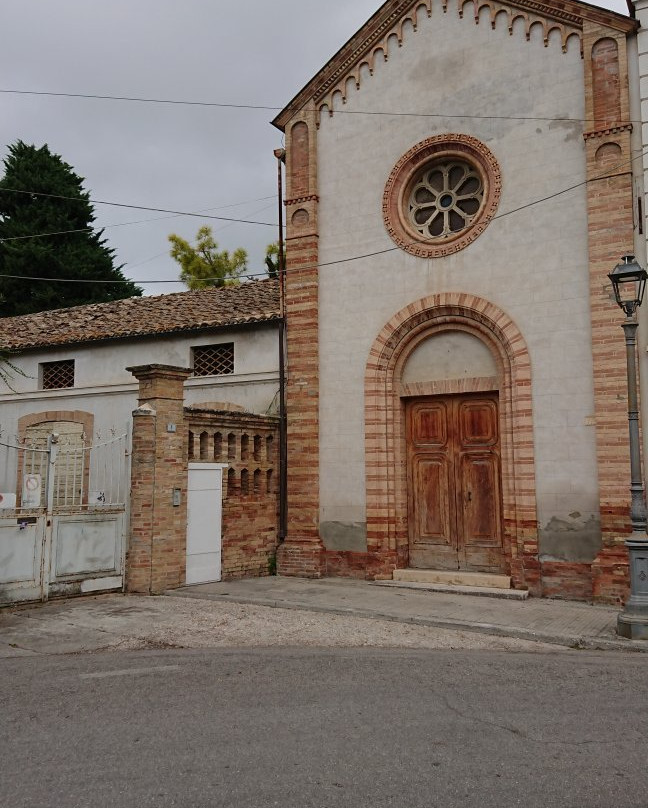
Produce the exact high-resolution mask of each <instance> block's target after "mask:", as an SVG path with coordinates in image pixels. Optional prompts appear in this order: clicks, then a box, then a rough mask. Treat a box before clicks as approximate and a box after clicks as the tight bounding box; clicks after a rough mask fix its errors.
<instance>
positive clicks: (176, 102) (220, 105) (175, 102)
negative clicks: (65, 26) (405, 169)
mask: <svg viewBox="0 0 648 808" xmlns="http://www.w3.org/2000/svg"><path fill="white" fill-rule="evenodd" d="M0 93H5V94H12V95H37V96H51V97H53V98H87V99H93V100H97V101H127V102H131V103H138V104H166V105H169V106H186V107H215V108H217V109H249V110H260V111H263V112H282V111H283V110H284V109H286V110H289V111H291V112H293V111H294V112H300V111H301V112H318V111H319V108H313V107H304V106H300V107H297V106H295V107H290V106H288V107H278V106H277V107H275V106H269V105H265V104H230V103H226V102H220V101H187V100H184V99H176V98H140V97H137V96H128V95H99V94H96V93H54V92H47V91H44V90H6V89H0ZM335 114H336V115H337V114H340V115H388V116H391V117H397V118H451V119H466V120H485V121H538V122H543V121H545V122H546V121H548V122H554V121H555V122H563V123H593V122H594V121H595V120H596V119H594V118H570V117H558V118H555V117H551V118H549V117H541V116H522V115H470V114H469V115H461V114H455V113H453V114H447V113H441V112H391V111H378V110H353V109H336V110H335ZM626 123H641V121H633V120H628V121H619V122H618V125H623V124H626Z"/></svg>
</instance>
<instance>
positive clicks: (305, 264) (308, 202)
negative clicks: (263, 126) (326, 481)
mask: <svg viewBox="0 0 648 808" xmlns="http://www.w3.org/2000/svg"><path fill="white" fill-rule="evenodd" d="M316 154H317V126H316V116H315V113H314V112H312V111H311V112H308V113H305V114H299V115H297V116H295V118H294V119H293V121H292V122H291V123H290V124H289V125H288V126H287V127H286V165H287V166H288V170H287V172H286V173H287V177H286V194H287V198H286V203H285V204H286V214H287V223H288V229H287V242H286V283H285V301H284V302H285V312H286V323H287V325H286V350H287V357H286V358H287V363H286V364H287V368H286V369H287V379H286V410H287V434H288V485H287V488H288V500H287V516H288V524H287V536H286V541H285V542H283V543H282V545H281V547H280V548H279V551H278V554H277V562H278V566H277V568H278V571H279V573H280V574H281V575H301V576H306V577H313V578H319V577H321V576H322V575H324V574H325V572H326V566H325V565H326V561H325V554H324V548H323V545H322V542H321V539H320V536H319V345H318V342H319V336H318V328H319V315H318V267H317V263H318V259H319V249H318V241H319V234H318V222H317V212H318V198H317V159H316Z"/></svg>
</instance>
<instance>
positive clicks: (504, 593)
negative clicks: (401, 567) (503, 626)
mask: <svg viewBox="0 0 648 808" xmlns="http://www.w3.org/2000/svg"><path fill="white" fill-rule="evenodd" d="M370 583H371V585H372V586H389V587H393V588H394V589H420V590H423V591H424V592H446V593H448V594H452V595H474V596H476V597H482V598H503V599H504V600H526V599H527V598H528V597H529V593H528V592H527V590H526V589H496V588H495V587H493V586H458V585H456V584H438V583H429V584H428V583H420V582H418V581H371V582H370Z"/></svg>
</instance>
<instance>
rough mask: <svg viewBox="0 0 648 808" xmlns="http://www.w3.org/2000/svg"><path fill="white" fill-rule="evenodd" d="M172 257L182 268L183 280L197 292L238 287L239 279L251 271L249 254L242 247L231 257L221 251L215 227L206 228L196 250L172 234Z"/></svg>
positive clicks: (184, 240)
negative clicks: (214, 288) (219, 287)
mask: <svg viewBox="0 0 648 808" xmlns="http://www.w3.org/2000/svg"><path fill="white" fill-rule="evenodd" d="M169 241H170V242H171V250H170V255H171V258H173V259H174V260H175V261H177V262H178V263H179V264H180V280H181V281H182V282H183V283H186V284H187V286H188V287H189V288H190V289H192V290H194V289H207V288H208V287H210V286H228V285H231V284H233V283H238V282H239V280H238V278H239V275H240V274H241V273H242V272H245V270H246V269H247V260H248V256H247V252H246V251H245V250H244V249H243V248H242V247H239V248H238V249H236V250H234V252H233V253H232V254H231V255H230V253H229V252H228V251H227V250H221V251H220V252H219V250H218V243H217V242H216V241H215V240H214V236H213V235H212V230H211V227H209V226H208V225H203V227H201V228H200V229H199V230H198V233H197V234H196V246H195V247H193V246H192V245H191V244H190V243H189V242H188V241H187V240H186V239H184V238H182V237H181V236H177V235H176V234H175V233H171V235H170V236H169Z"/></svg>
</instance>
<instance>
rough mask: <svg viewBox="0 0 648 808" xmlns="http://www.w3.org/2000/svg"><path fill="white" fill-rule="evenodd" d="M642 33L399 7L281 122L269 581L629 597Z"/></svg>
mask: <svg viewBox="0 0 648 808" xmlns="http://www.w3.org/2000/svg"><path fill="white" fill-rule="evenodd" d="M636 28H637V24H636V22H635V21H634V20H633V19H630V18H628V17H625V16H623V15H620V14H616V13H614V12H611V11H607V10H604V9H599V8H596V7H593V6H591V5H587V4H585V3H580V2H573V1H572V0H543V1H542V2H536V0H514V2H510V3H507V2H503V0H466V2H462V0H414V1H413V0H389V2H386V3H384V4H383V5H382V6H381V7H380V8H379V9H378V11H376V13H375V14H374V15H373V17H371V19H370V20H368V22H367V23H366V24H365V25H364V26H363V27H362V28H361V29H360V30H359V31H358V32H357V33H356V34H354V35H353V36H352V37H351V39H349V41H348V42H347V43H346V44H345V45H344V46H343V47H342V48H341V49H340V50H339V51H338V53H336V54H335V56H333V58H332V59H331V60H330V61H329V62H328V63H327V64H326V65H325V66H324V67H323V68H322V70H321V71H320V72H319V73H318V74H317V75H316V76H315V77H314V78H313V79H312V80H311V81H310V82H309V83H308V84H307V85H306V86H305V87H304V89H303V90H302V91H301V92H300V93H299V94H298V95H297V96H296V97H295V98H294V99H293V100H292V101H291V102H290V103H289V104H288V106H287V107H286V108H285V110H284V111H283V112H281V113H280V114H279V115H278V116H277V118H276V120H275V121H274V124H275V125H276V126H277V127H278V128H279V129H280V130H282V131H283V132H285V139H286V185H287V188H286V200H285V204H286V214H287V272H286V285H285V304H286V317H287V360H288V382H287V412H288V504H287V509H288V521H287V536H286V540H285V542H284V543H283V544H282V545H281V547H280V550H279V554H278V570H279V572H280V573H281V574H284V575H302V576H322V575H341V576H354V577H359V578H368V579H372V578H389V577H391V575H392V573H393V571H394V570H395V569H402V568H414V569H424V570H458V571H465V572H494V573H499V574H503V575H506V576H510V577H511V581H512V585H513V586H514V587H516V588H527V589H529V590H530V592H531V593H532V594H535V595H546V596H562V597H571V598H594V599H597V600H601V601H609V602H614V601H618V600H620V599H623V598H624V597H625V595H626V593H627V586H628V584H627V551H626V549H625V546H624V539H625V537H626V536H627V535H628V533H629V531H630V522H629V515H628V509H629V493H628V486H629V479H630V472H629V458H628V431H627V430H628V428H627V412H626V406H627V401H626V365H625V349H624V343H623V332H622V330H621V328H620V324H621V321H622V319H623V316H622V314H621V313H620V311H619V309H618V308H617V306H616V305H615V303H614V300H613V297H612V295H611V288H610V283H609V280H608V277H607V275H608V273H609V272H610V271H611V270H612V269H613V268H614V266H615V265H616V264H617V263H618V262H619V260H620V258H621V256H623V255H625V254H630V253H632V254H636V255H637V256H638V258H639V259H640V260H641V258H642V256H643V255H644V254H645V246H644V244H643V236H642V235H641V227H639V224H640V223H641V215H642V214H641V208H640V207H639V205H638V199H639V196H640V194H641V193H642V188H641V183H642V173H641V165H640V162H639V163H635V162H633V159H632V154H633V151H635V152H636V153H641V148H642V144H641V132H640V127H638V126H635V128H634V129H633V127H632V125H631V123H630V121H631V120H633V119H635V120H636V119H637V118H639V115H640V113H639V111H638V108H637V105H638V102H636V103H635V100H634V95H635V93H634V91H633V89H632V87H633V71H632V70H629V68H628V65H629V63H630V64H633V59H634V50H633V48H634V47H635V44H636V43H635V38H636ZM636 95H637V98H638V93H637V94H636ZM642 344H643V343H642Z"/></svg>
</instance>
